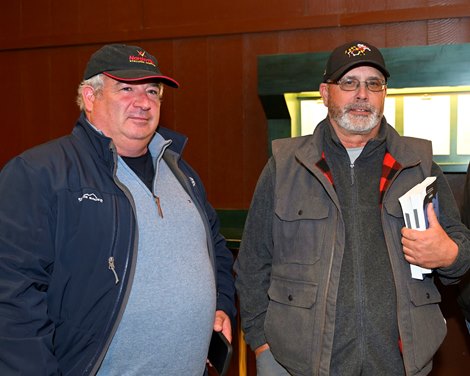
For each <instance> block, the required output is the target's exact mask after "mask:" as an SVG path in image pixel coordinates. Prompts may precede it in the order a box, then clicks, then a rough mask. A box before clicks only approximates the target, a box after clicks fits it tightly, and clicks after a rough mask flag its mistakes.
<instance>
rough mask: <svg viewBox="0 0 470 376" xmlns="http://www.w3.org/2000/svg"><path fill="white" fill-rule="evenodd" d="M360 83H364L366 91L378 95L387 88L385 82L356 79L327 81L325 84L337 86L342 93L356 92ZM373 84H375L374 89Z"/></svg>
mask: <svg viewBox="0 0 470 376" xmlns="http://www.w3.org/2000/svg"><path fill="white" fill-rule="evenodd" d="M361 83H364V84H365V86H366V88H367V90H369V91H372V92H374V93H379V92H381V91H384V90H385V88H386V87H387V81H385V80H380V79H370V80H365V81H360V80H358V79H357V78H342V79H341V80H338V81H327V84H333V85H338V86H339V88H340V89H341V90H343V91H357V90H359V87H360V86H361ZM374 84H377V85H376V87H375V86H374Z"/></svg>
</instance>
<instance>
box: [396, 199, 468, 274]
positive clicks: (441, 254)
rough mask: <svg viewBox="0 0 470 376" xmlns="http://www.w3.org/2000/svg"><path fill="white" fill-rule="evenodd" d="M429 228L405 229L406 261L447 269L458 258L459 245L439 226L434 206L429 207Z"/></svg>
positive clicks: (402, 232) (431, 267)
mask: <svg viewBox="0 0 470 376" xmlns="http://www.w3.org/2000/svg"><path fill="white" fill-rule="evenodd" d="M427 216H428V221H429V228H428V229H426V230H425V231H418V230H412V229H409V228H406V227H404V228H403V229H402V230H401V235H402V238H401V243H402V244H403V253H404V255H405V259H406V261H408V262H409V263H410V264H414V265H418V266H421V267H423V268H429V269H435V268H445V267H447V266H450V265H452V263H453V262H454V261H455V259H456V258H457V255H458V252H459V249H458V246H457V244H455V242H454V241H453V240H452V239H451V238H450V237H449V236H448V235H447V233H446V232H445V231H444V229H443V228H442V227H441V225H440V224H439V221H438V219H437V217H436V213H435V212H434V208H433V205H432V204H429V205H428V207H427Z"/></svg>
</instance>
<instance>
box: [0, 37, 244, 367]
mask: <svg viewBox="0 0 470 376" xmlns="http://www.w3.org/2000/svg"><path fill="white" fill-rule="evenodd" d="M163 85H167V86H170V87H173V88H177V87H178V86H179V85H178V82H177V81H175V80H174V79H173V78H170V77H168V76H165V75H163V74H162V73H161V72H160V69H159V67H158V63H157V60H156V59H155V57H154V56H152V55H150V54H149V53H148V52H147V51H145V50H144V49H142V48H140V47H137V46H128V45H123V44H112V45H106V46H104V47H103V48H101V49H100V50H98V51H97V52H96V53H95V54H93V55H92V56H91V58H90V61H89V62H88V65H87V67H86V70H85V73H84V76H83V82H82V83H81V84H80V86H79V89H78V99H77V101H78V104H79V106H80V109H81V110H82V113H81V116H80V118H79V119H78V122H77V124H76V126H75V128H74V129H73V131H72V134H71V135H69V136H66V137H63V138H60V139H58V140H54V141H52V142H49V143H47V144H44V145H40V146H37V147H35V148H32V149H30V150H27V151H25V152H24V153H22V154H21V155H20V156H18V157H16V158H14V159H13V160H11V161H10V162H9V163H8V164H7V165H6V166H5V167H4V169H3V170H2V172H1V173H0V317H1V319H0V374H1V375H16V374H21V375H79V374H80V375H95V374H102V375H195V376H201V375H203V373H204V372H205V367H206V359H207V352H208V346H209V342H210V338H211V334H212V332H213V330H215V331H222V333H223V334H224V335H225V336H226V337H227V338H228V339H229V340H231V336H232V333H231V320H233V317H234V315H235V306H234V291H235V288H234V285H233V278H232V274H231V268H232V261H233V260H232V255H231V253H230V251H229V250H228V249H227V247H226V245H225V240H224V238H223V237H222V236H221V235H220V234H219V221H218V218H217V215H216V213H215V211H214V209H213V208H212V207H211V205H210V204H209V203H208V201H207V199H206V194H205V191H204V187H203V185H202V182H201V180H200V179H199V177H198V176H197V174H196V172H195V171H194V170H193V169H192V168H191V167H190V166H189V165H188V164H187V163H186V162H185V161H184V160H183V159H181V152H182V149H183V147H184V144H185V143H186V138H185V137H184V136H182V135H179V134H176V133H174V132H172V131H170V130H167V129H164V128H162V127H158V123H159V117H160V106H161V99H162V94H163V87H164V86H163ZM157 127H158V131H157Z"/></svg>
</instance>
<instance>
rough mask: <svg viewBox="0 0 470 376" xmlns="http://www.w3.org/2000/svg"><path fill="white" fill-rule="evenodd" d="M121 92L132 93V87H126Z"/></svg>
mask: <svg viewBox="0 0 470 376" xmlns="http://www.w3.org/2000/svg"><path fill="white" fill-rule="evenodd" d="M121 90H122V91H132V88H131V87H130V86H124V87H123V88H122V89H121Z"/></svg>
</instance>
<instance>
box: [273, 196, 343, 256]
mask: <svg viewBox="0 0 470 376" xmlns="http://www.w3.org/2000/svg"><path fill="white" fill-rule="evenodd" d="M329 210H330V209H329V206H328V203H327V202H325V200H320V199H312V200H305V198H304V197H303V198H300V197H299V198H298V200H296V199H295V198H294V199H292V200H290V201H287V200H283V201H282V200H281V201H278V202H277V203H276V210H275V214H276V215H275V218H274V223H273V239H274V249H275V255H274V257H276V255H277V256H278V257H279V262H281V263H290V264H314V263H316V262H317V261H318V260H319V258H320V254H321V251H322V248H323V247H324V246H325V244H324V243H325V234H326V233H327V231H328V224H329V223H330V221H329V216H328V214H329ZM330 231H334V229H330Z"/></svg>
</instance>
